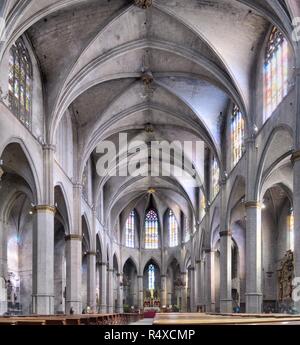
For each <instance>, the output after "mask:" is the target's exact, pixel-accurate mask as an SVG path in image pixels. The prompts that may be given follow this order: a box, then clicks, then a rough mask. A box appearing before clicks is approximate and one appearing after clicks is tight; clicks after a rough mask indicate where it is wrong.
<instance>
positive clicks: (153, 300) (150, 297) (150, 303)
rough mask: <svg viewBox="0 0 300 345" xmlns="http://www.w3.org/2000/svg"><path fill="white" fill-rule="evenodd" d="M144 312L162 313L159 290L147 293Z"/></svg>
mask: <svg viewBox="0 0 300 345" xmlns="http://www.w3.org/2000/svg"><path fill="white" fill-rule="evenodd" d="M144 310H156V311H160V297H159V293H158V291H157V290H147V291H146V292H145V298H144Z"/></svg>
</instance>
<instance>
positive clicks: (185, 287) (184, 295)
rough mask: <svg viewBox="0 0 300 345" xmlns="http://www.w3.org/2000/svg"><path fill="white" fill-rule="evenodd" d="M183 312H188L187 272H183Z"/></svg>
mask: <svg viewBox="0 0 300 345" xmlns="http://www.w3.org/2000/svg"><path fill="white" fill-rule="evenodd" d="M181 281H182V283H183V285H182V287H181V312H182V313H184V312H187V286H186V272H181Z"/></svg>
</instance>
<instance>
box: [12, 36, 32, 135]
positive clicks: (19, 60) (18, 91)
mask: <svg viewBox="0 0 300 345" xmlns="http://www.w3.org/2000/svg"><path fill="white" fill-rule="evenodd" d="M8 95H9V106H10V109H11V110H12V111H13V113H14V114H15V115H16V116H17V117H18V118H19V119H20V120H21V121H22V122H23V123H24V124H25V125H26V127H28V128H30V127H31V107H32V64H31V59H30V56H29V52H28V50H27V48H26V47H25V44H24V41H23V39H22V38H19V39H18V40H17V41H16V42H15V44H13V46H12V47H11V49H10V57H9V86H8Z"/></svg>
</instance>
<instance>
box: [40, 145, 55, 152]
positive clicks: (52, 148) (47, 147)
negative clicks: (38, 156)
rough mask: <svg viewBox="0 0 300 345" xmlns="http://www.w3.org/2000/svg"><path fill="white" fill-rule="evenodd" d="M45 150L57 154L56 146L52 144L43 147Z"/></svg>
mask: <svg viewBox="0 0 300 345" xmlns="http://www.w3.org/2000/svg"><path fill="white" fill-rule="evenodd" d="M43 150H44V151H46V150H48V151H53V152H55V151H56V146H55V145H51V144H45V145H43Z"/></svg>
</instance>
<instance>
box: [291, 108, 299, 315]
mask: <svg viewBox="0 0 300 345" xmlns="http://www.w3.org/2000/svg"><path fill="white" fill-rule="evenodd" d="M297 116H299V114H298V115H297ZM292 162H293V169H294V180H293V183H294V188H293V189H294V190H293V209H294V260H295V261H294V262H295V278H296V279H295V283H294V285H295V286H296V287H297V289H296V290H295V291H297V290H298V289H299V285H300V282H299V281H300V279H299V277H300V150H298V151H295V152H294V153H293V156H292ZM295 297H297V298H294V304H295V308H296V309H297V310H298V313H300V296H299V295H297V296H295Z"/></svg>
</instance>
